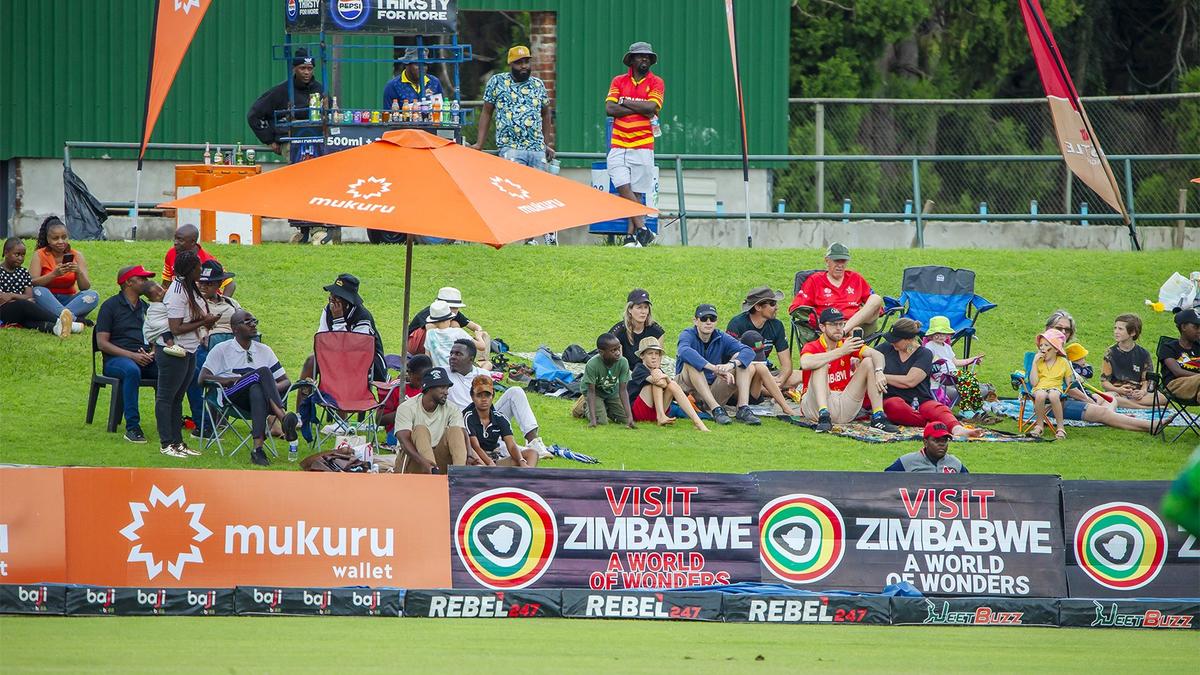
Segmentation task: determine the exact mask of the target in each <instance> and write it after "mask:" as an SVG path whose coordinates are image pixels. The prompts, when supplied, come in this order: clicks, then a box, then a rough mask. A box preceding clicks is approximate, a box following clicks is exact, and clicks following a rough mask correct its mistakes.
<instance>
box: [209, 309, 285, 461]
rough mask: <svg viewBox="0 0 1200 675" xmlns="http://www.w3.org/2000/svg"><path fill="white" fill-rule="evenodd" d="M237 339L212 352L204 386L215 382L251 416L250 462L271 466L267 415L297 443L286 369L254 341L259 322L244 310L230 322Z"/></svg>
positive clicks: (234, 336)
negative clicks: (282, 393) (286, 403)
mask: <svg viewBox="0 0 1200 675" xmlns="http://www.w3.org/2000/svg"><path fill="white" fill-rule="evenodd" d="M229 325H230V328H232V330H233V339H232V340H226V341H224V342H222V343H220V344H218V345H217V346H215V347H213V348H212V351H210V352H209V353H208V358H207V359H206V360H205V361H204V367H203V368H202V369H201V370H200V384H202V385H203V384H206V383H208V382H215V383H217V384H220V385H221V387H222V392H221V396H223V397H224V398H225V399H226V400H227V401H228V402H230V403H232V404H233V405H235V406H237V407H238V408H239V409H241V410H245V411H249V413H250V436H251V438H253V439H254V450H253V451H252V452H251V453H250V462H251V463H253V464H255V465H258V466H268V465H269V464H270V463H271V461H270V460H269V459H267V453H265V452H263V443H264V442H265V441H266V439H267V415H274V416H275V418H276V419H278V420H282V424H283V437H284V438H285V439H287V440H288V441H289V442H291V441H294V440H296V425H297V417H296V413H294V412H288V411H286V410H285V409H284V402H283V399H282V398H281V397H280V395H279V392H280V391H287V389H288V387H290V386H291V382H289V381H288V378H287V373H286V372H285V371H284V370H283V365H282V364H280V363H279V359H278V358H277V357H276V356H275V352H274V351H272V349H271V348H270V347H268V346H267V345H265V344H263V343H262V342H259V341H257V340H255V339H254V336H256V335H258V319H256V318H254V315H253V314H251V313H250V312H247V311H246V310H244V309H239V310H237V311H236V312H234V314H233V317H232V318H231V319H230V321H229Z"/></svg>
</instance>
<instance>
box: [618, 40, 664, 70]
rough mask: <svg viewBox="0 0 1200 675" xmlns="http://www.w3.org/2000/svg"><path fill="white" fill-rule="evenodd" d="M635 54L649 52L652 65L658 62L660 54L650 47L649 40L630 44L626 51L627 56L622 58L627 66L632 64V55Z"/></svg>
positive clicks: (622, 61)
mask: <svg viewBox="0 0 1200 675" xmlns="http://www.w3.org/2000/svg"><path fill="white" fill-rule="evenodd" d="M634 54H649V55H650V65H654V64H656V63H658V54H655V53H654V49H652V48H651V47H650V43H649V42H635V43H633V44H631V45H629V49H628V51H626V52H625V58H623V59H621V63H624V64H625V65H626V66H630V65H631V64H630V63H629V62H630V61H631V60H632V59H631V58H630V57H632V56H633V55H634Z"/></svg>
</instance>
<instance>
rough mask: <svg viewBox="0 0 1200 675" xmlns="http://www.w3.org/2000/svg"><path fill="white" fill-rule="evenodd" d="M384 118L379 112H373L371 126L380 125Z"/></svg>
mask: <svg viewBox="0 0 1200 675" xmlns="http://www.w3.org/2000/svg"><path fill="white" fill-rule="evenodd" d="M382 118H383V116H382V115H381V114H380V113H379V111H378V110H372V111H371V124H379V122H380V121H382Z"/></svg>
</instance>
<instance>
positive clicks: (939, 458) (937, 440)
mask: <svg viewBox="0 0 1200 675" xmlns="http://www.w3.org/2000/svg"><path fill="white" fill-rule="evenodd" d="M950 436H951V433H950V430H949V429H947V428H946V425H945V424H943V423H942V422H930V423H929V424H926V425H925V431H924V432H923V433H922V434H921V438H922V441H921V443H922V445H921V449H920V450H919V451H917V452H910V453H908V454H907V455H901V456H900V458H899V459H897V460H896V461H895V462H892V465H891V466H889V467H888V468H886V469H884V471H907V472H909V473H970V472H969V471H967V467H965V466H963V463H962V461H961V460H959V459H958V458H957V457H955V456H954V455H951V454H948V453H947V452H946V450H947V448H948V447H949V446H950Z"/></svg>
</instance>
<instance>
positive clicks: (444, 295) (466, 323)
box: [407, 286, 492, 354]
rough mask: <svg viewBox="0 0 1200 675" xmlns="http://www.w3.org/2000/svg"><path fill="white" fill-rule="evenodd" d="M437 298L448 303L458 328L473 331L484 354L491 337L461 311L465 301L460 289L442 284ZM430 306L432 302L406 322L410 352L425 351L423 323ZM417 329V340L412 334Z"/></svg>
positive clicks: (425, 320)
mask: <svg viewBox="0 0 1200 675" xmlns="http://www.w3.org/2000/svg"><path fill="white" fill-rule="evenodd" d="M438 300H441V301H442V302H444V303H446V304H447V305H450V312H451V314H453V315H454V323H455V324H456V325H457V326H458V327H459V328H462V329H464V330H468V331H470V332H472V333H474V334H475V344H477V345H483V346H482V347H480V349H483V350H484V353H485V354H486V353H487V349H489V347H490V345H491V342H492V338H491V336H490V335H488V332H487V331H485V330H484V329H483V326H480V325H479V324H477V323H475V322H474V321H472V320H470V319H468V318H467V315H466V314H463V313H462V308H463V307H466V306H467V305H466V304H465V303H463V299H462V291H459V290H458V289H457V288H454V287H453V286H443V287H442V288H440V289H438V294H437V298H435V299H434V302H436V301H438ZM432 308H433V303H430V305H429V307H426V308H425V309H422V310H421V311H419V312H417V315H416V316H414V317H413V318H412V321H409V322H408V333H407V334H408V336H409V350H408V351H409V353H410V354H424V353H425V335H424V331H425V324H427V323H429V310H430V309H432ZM417 331H421V334H420V335H419V336H416V337H419V338H420V339H419V340H418V339H416V338H415V337H414V336H413V333H416V332H417ZM468 337H469V336H468Z"/></svg>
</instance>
